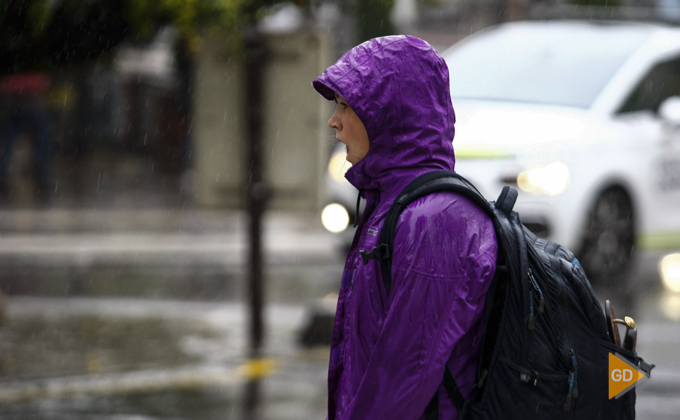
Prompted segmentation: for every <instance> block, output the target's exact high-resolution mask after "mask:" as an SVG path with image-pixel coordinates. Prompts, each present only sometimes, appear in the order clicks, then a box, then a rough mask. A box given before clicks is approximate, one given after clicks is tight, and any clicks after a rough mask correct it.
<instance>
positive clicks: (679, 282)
mask: <svg viewBox="0 0 680 420" xmlns="http://www.w3.org/2000/svg"><path fill="white" fill-rule="evenodd" d="M659 271H660V272H661V279H662V280H663V284H664V285H665V286H666V288H668V290H671V291H673V292H675V293H678V292H680V254H670V255H666V256H665V257H663V259H662V260H661V262H660V263H659Z"/></svg>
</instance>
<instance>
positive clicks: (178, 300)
mask: <svg viewBox="0 0 680 420" xmlns="http://www.w3.org/2000/svg"><path fill="white" fill-rule="evenodd" d="M114 216H115V215H114ZM22 217H23V216H22ZM50 217H54V216H50ZM168 217H170V216H168ZM106 218H107V220H114V221H115V220H117V219H116V218H115V217H111V215H106ZM76 219H77V218H74V220H76ZM82 219H84V220H87V218H82ZM95 219H96V218H95ZM95 219H93V220H92V222H91V223H92V225H93V226H100V225H101V221H99V220H95ZM121 220H123V219H121ZM125 220H127V219H125ZM125 220H123V221H121V223H123V222H125ZM145 220H159V218H158V217H151V216H149V217H148V219H145ZM199 222H200V223H203V224H205V222H204V219H201V220H199V221H197V222H195V223H197V224H198V223H199ZM284 222H285V221H284ZM3 223H7V224H8V225H12V226H17V224H16V223H12V222H6V221H5V222H3ZM74 223H75V222H74ZM143 223H147V222H143ZM192 223H193V222H192ZM215 223H217V222H215ZM185 224H186V222H185ZM241 224H242V223H235V224H230V223H227V222H225V223H222V224H217V225H216V228H215V226H213V225H214V224H213V225H211V226H208V227H207V228H200V229H199V228H197V229H194V230H191V229H188V230H187V231H182V232H174V233H171V234H166V233H164V232H163V231H162V229H163V228H162V227H161V228H159V232H151V233H149V232H147V233H146V234H139V233H136V227H135V226H132V228H131V229H130V230H131V231H132V230H134V231H135V232H132V233H131V232H117V233H115V234H109V233H105V232H94V233H91V232H90V233H88V234H73V233H72V232H66V233H63V234H62V233H60V234H59V235H61V236H59V235H57V234H55V233H54V232H50V233H49V234H47V235H42V236H36V235H35V234H31V235H28V234H24V233H23V232H16V233H15V234H13V235H7V234H5V235H4V236H2V237H0V262H2V265H3V267H4V268H5V270H4V273H2V274H0V280H2V279H3V278H4V279H5V281H7V282H8V283H7V284H9V285H10V286H17V285H19V284H26V282H24V280H26V279H32V281H34V283H33V285H32V286H31V287H32V289H31V290H29V291H32V292H36V291H37V292H39V293H38V294H40V295H41V297H36V296H33V297H28V296H26V293H18V295H17V294H13V295H10V296H9V297H7V298H6V300H5V302H4V306H5V311H4V316H3V317H2V319H1V320H0V418H2V419H38V420H41V419H112V420H113V419H116V420H120V419H126V420H127V419H136V420H142V419H160V418H163V419H197V420H204V419H205V420H208V419H237V418H238V419H241V418H243V416H242V412H241V408H242V400H243V395H244V392H245V384H246V382H247V381H248V380H249V378H252V377H256V376H258V375H262V376H261V378H262V379H261V381H262V386H263V401H262V404H261V410H260V418H261V419H263V420H268V419H272V420H274V419H281V420H284V419H323V418H325V405H326V395H325V394H326V388H325V383H326V367H327V358H328V348H327V347H323V346H322V347H318V348H314V349H311V350H310V349H305V348H303V347H301V346H300V345H299V343H298V339H299V336H300V331H301V329H302V327H303V325H305V322H306V320H307V316H308V311H309V309H310V308H311V307H312V306H311V304H310V303H311V302H313V301H314V299H317V298H321V297H323V296H325V295H327V294H328V293H331V292H333V291H335V290H336V288H337V281H338V278H339V277H338V275H339V273H340V272H341V269H342V258H341V257H340V256H339V255H338V254H337V253H336V250H335V249H334V248H333V246H332V245H329V244H330V243H331V242H332V240H331V238H330V237H329V236H328V235H327V234H325V233H324V232H322V231H320V230H319V226H318V225H314V224H311V225H310V224H309V223H308V222H307V221H306V220H304V218H301V219H295V218H294V219H291V220H288V221H287V222H285V223H280V220H279V221H275V222H274V223H270V225H269V230H268V237H267V241H266V244H267V247H268V250H269V260H268V261H269V265H268V268H267V270H266V272H267V277H268V295H267V300H268V302H269V305H268V309H267V316H266V320H267V328H268V329H267V339H266V348H265V351H264V357H265V359H266V360H264V361H262V362H261V363H260V364H258V365H253V364H249V363H248V360H246V358H245V356H244V355H245V354H247V352H246V343H247V334H246V328H247V308H246V306H244V305H243V304H242V303H240V302H242V301H243V300H244V299H243V284H242V283H243V274H244V266H243V264H242V261H243V245H241V244H242V243H243V232H242V230H240V228H239V226H241ZM215 232H218V233H215ZM131 244H132V246H131ZM225 255H226V257H225ZM36 261H38V262H39V263H36ZM194 263H196V264H194ZM125 264H127V265H125ZM192 264H193V265H192ZM121 265H125V267H124V268H120V267H121ZM640 266H641V267H642V268H640V271H639V272H636V273H635V274H634V278H632V279H631V280H630V281H629V283H627V284H626V285H625V286H624V285H618V286H616V287H613V288H604V287H596V293H597V295H598V297H599V299H600V300H601V301H604V299H610V300H612V302H614V304H615V305H616V309H617V315H619V317H623V316H624V315H629V316H633V317H634V318H635V320H636V322H637V324H638V335H639V338H638V352H639V353H640V355H642V356H643V357H644V358H645V360H646V361H648V362H650V363H655V364H656V366H657V367H656V368H655V369H654V371H653V372H652V378H651V380H649V381H647V382H645V383H644V384H643V385H641V387H640V388H639V389H638V402H637V411H638V418H639V419H643V420H644V419H655V420H666V419H677V418H678V414H677V413H680V354H679V353H680V352H678V345H679V344H680V295H676V294H671V293H668V292H666V291H664V290H663V289H662V288H661V287H660V283H659V281H658V274H656V272H655V263H654V262H653V261H647V262H643V263H641V264H640ZM73 267H75V268H73ZM131 267H132V268H134V269H132V268H131ZM187 267H188V268H187ZM206 267H207V268H206ZM26 273H28V274H26ZM13 276H14V277H13ZM16 276H19V278H21V279H22V281H21V282H17V281H16V280H15V278H16ZM21 276H23V277H21ZM655 276H656V278H655ZM74 278H75V279H76V280H77V281H75V282H74V280H73V279H74ZM36 279H37V280H36ZM41 282H42V283H41ZM29 283H30V282H29ZM74 284H75V286H74ZM225 284H226V286H225ZM197 290H198V291H199V292H197ZM34 294H35V293H34Z"/></svg>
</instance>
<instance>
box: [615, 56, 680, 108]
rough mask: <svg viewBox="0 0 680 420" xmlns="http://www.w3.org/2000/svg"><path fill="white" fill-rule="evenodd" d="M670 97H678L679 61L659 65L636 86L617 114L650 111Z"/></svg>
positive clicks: (674, 60) (679, 90)
mask: <svg viewBox="0 0 680 420" xmlns="http://www.w3.org/2000/svg"><path fill="white" fill-rule="evenodd" d="M671 96H680V59H678V58H676V59H673V60H669V61H665V62H663V63H659V64H657V65H656V66H654V68H652V70H650V71H649V73H647V75H646V76H645V77H644V78H643V79H642V81H641V82H640V83H639V84H638V85H637V87H636V88H635V90H633V93H632V94H631V95H630V96H629V97H628V99H627V100H626V101H625V102H624V104H623V106H622V107H621V108H620V109H619V113H621V114H622V113H626V112H635V111H652V112H654V113H656V112H657V111H658V110H659V106H661V103H662V102H663V101H664V100H665V99H666V98H669V97H671Z"/></svg>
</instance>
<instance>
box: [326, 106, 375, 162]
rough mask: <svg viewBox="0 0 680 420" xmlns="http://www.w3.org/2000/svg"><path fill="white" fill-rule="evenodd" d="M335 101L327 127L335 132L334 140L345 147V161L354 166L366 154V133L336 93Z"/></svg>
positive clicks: (356, 117)
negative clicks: (335, 104) (335, 106)
mask: <svg viewBox="0 0 680 420" xmlns="http://www.w3.org/2000/svg"><path fill="white" fill-rule="evenodd" d="M335 101H336V102H337V103H338V106H337V108H335V112H334V113H333V115H331V119H330V120H328V126H329V127H330V128H332V129H334V130H335V138H337V139H338V141H340V142H341V143H344V144H345V146H346V147H347V161H348V162H349V163H351V164H352V165H356V164H357V162H359V161H360V160H361V159H363V158H364V157H366V154H367V153H368V133H367V132H366V127H364V123H362V122H361V120H360V119H359V117H358V116H357V114H355V113H354V110H353V109H352V108H350V106H349V105H348V104H347V102H346V101H345V100H344V99H342V98H341V97H340V95H338V94H337V93H336V94H335Z"/></svg>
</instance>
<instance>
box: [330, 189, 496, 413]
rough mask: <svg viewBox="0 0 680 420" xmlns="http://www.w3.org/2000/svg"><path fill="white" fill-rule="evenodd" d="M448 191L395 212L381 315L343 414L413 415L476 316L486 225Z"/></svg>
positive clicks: (492, 242)
mask: <svg viewBox="0 0 680 420" xmlns="http://www.w3.org/2000/svg"><path fill="white" fill-rule="evenodd" d="M451 195H452V194H451V193H442V194H433V195H431V196H427V197H423V198H421V199H419V200H417V201H416V202H415V203H412V204H411V205H410V206H409V207H408V208H407V209H406V210H405V211H404V213H403V214H402V215H401V217H400V218H399V223H398V224H397V232H396V236H395V245H394V251H393V263H392V264H393V265H392V276H393V287H392V291H391V293H390V296H388V298H387V305H386V306H387V308H386V315H385V319H384V323H383V326H382V330H381V332H380V335H379V337H378V340H377V342H376V344H375V346H374V348H373V350H372V352H371V355H370V358H369V362H368V366H367V369H366V371H365V374H364V376H363V378H362V379H361V382H360V384H359V387H358V389H357V392H356V394H355V395H354V397H353V399H352V401H351V402H350V404H349V405H348V407H347V410H346V411H345V412H344V414H343V417H342V418H343V419H345V420H350V419H352V420H357V419H371V420H373V419H375V420H378V419H400V420H411V419H418V418H420V416H421V415H422V414H423V413H424V411H425V408H426V406H427V404H428V403H429V401H430V400H431V399H432V396H433V395H434V394H435V392H436V390H437V388H438V387H439V385H440V384H441V382H442V380H443V374H444V366H445V364H446V362H447V360H448V359H449V357H451V354H452V352H453V351H454V348H455V346H456V344H457V343H459V342H460V341H461V338H462V337H463V336H464V334H465V333H466V332H468V331H469V330H470V328H471V327H472V326H473V325H474V324H475V323H476V322H477V321H478V320H479V318H480V317H481V316H482V313H483V307H484V300H485V295H486V290H487V288H488V285H489V283H490V281H491V278H492V277H493V274H494V270H495V261H496V248H497V245H496V237H495V233H494V230H493V225H492V223H491V220H490V219H489V218H488V217H487V216H486V215H485V214H483V213H482V211H481V210H479V209H478V208H476V207H475V206H474V205H473V204H472V203H470V202H469V201H467V200H466V199H464V198H462V197H460V196H458V195H455V197H454V199H451V198H452V197H451ZM447 196H448V198H447ZM378 270H379V268H378ZM379 281H382V280H381V279H380V278H379Z"/></svg>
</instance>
